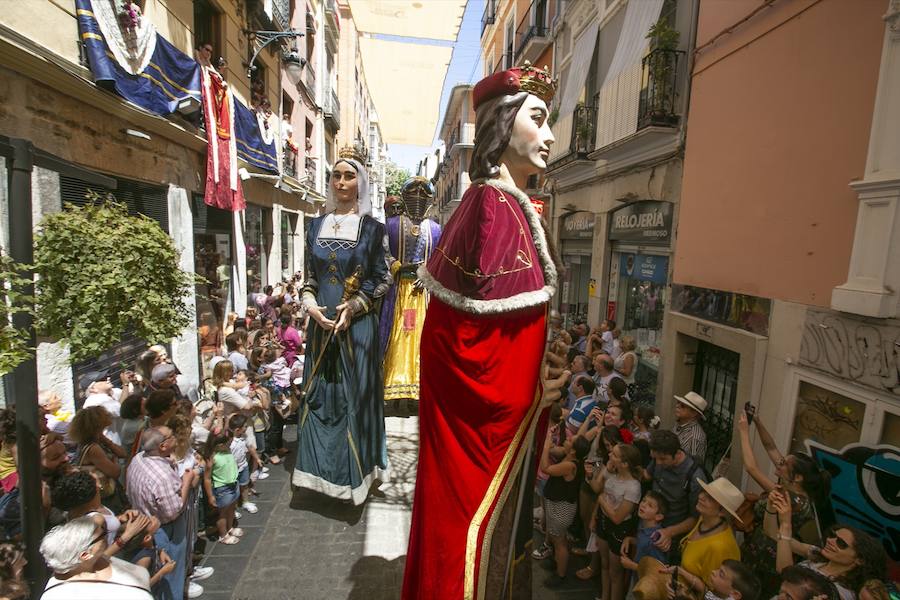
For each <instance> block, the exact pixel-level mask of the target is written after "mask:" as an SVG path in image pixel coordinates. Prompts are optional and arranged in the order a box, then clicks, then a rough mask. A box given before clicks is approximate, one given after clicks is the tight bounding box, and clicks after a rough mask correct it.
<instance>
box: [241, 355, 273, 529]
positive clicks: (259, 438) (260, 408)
mask: <svg viewBox="0 0 900 600" xmlns="http://www.w3.org/2000/svg"><path fill="white" fill-rule="evenodd" d="M234 379H235V382H236V383H238V384H246V385H245V386H243V387H241V388H240V389H238V393H239V394H240V395H242V396H243V397H245V398H247V399H248V400H250V399H251V398H252V399H253V400H255V402H254V403H253V409H252V412H251V414H250V416H249V417H248V418H247V424H246V428H247V433H245V434H244V435H245V436H246V437H247V438H249V436H250V434H251V433H252V435H253V439H254V441H255V442H256V444H255V446H251V445H249V444H248V445H247V455H248V456H249V461H248V462H249V466H250V475H251V480H253V481H256V480H257V479H266V478H267V477H268V476H269V474H268V473H269V469H268V467H264V466H263V463H264V462H265V461H264V459H263V457H262V456H261V454H264V450H265V447H266V429H268V419H267V418H266V417H267V416H268V415H267V412H268V410H269V400H268V398H269V391H268V390H267V389H265V388H257V387H256V386H255V385H253V383H252V382H251V379H250V374H249V373H248V372H247V371H244V370H241V371H238V372H237V373H236V374H235V376H234ZM251 428H252V429H251ZM249 491H250V492H254V490H253V486H252V484H251V485H250V487H249ZM245 499H246V497H245ZM249 512H251V513H252V512H256V511H252V510H251V511H249Z"/></svg>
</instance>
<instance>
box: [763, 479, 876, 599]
mask: <svg viewBox="0 0 900 600" xmlns="http://www.w3.org/2000/svg"><path fill="white" fill-rule="evenodd" d="M769 495H770V497H771V502H772V505H773V506H774V508H775V512H776V513H777V514H778V553H777V558H776V563H775V568H776V570H777V571H778V572H779V573H781V571H783V570H784V569H786V568H787V567H789V566H791V565H793V564H794V562H795V557H797V556H799V557H802V558H803V559H804V560H803V561H802V562H800V563H798V564H799V566H801V567H805V568H807V569H809V570H811V571H815V572H816V573H819V574H821V575H824V576H825V577H827V578H828V579H829V581H831V583H833V584H834V586H835V587H836V588H837V591H838V593H839V594H840V596H841V600H856V594H857V592H858V591H859V590H860V589H862V587H863V585H864V584H865V583H866V582H867V581H869V580H871V579H882V578H883V577H884V573H885V567H886V564H887V554H886V553H885V551H884V546H882V545H881V542H880V541H879V540H877V539H875V538H873V537H872V536H871V535H869V534H867V533H865V532H864V531H861V530H859V529H856V528H855V527H846V526H844V525H835V526H833V527H832V528H831V529H830V530H829V532H828V533H826V534H825V535H824V536H823V537H824V542H825V543H824V544H823V545H822V546H818V545H814V544H804V543H803V542H800V541H798V540H796V539H794V530H793V517H792V514H791V513H792V510H791V504H792V503H791V501H790V500H789V497H788V494H786V493H784V492H781V491H779V490H775V491H773V492H771V493H770V494H769Z"/></svg>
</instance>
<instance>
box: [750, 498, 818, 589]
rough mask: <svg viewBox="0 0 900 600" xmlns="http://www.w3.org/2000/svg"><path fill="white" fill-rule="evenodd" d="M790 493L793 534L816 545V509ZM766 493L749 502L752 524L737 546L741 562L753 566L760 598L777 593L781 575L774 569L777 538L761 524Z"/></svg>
mask: <svg viewBox="0 0 900 600" xmlns="http://www.w3.org/2000/svg"><path fill="white" fill-rule="evenodd" d="M790 494H791V511H792V512H791V526H792V528H793V531H794V537H795V538H796V539H798V540H800V541H802V542H804V543H807V544H814V545H817V546H818V545H820V544H821V540H819V532H818V528H817V526H816V513H815V510H814V508H813V505H812V502H811V501H810V500H809V498H808V497H806V496H803V495H800V494H795V493H794V492H790ZM767 498H768V494H763V495H761V496H760V498H759V500H758V501H757V502H756V504H755V505H754V506H753V521H754V523H756V528H755V529H754V530H753V532H752V533H749V534H747V535H746V536H745V537H744V543H743V545H742V546H741V558H742V562H743V563H744V564H745V565H747V566H748V567H750V568H751V569H753V572H754V573H756V576H757V577H759V581H760V584H761V585H762V593H761V594H760V598H771V597H772V596H774V595H776V594H777V593H778V589H779V586H780V585H781V579H780V578H779V576H778V573H777V572H776V570H775V554H776V551H777V548H778V542H777V541H776V540H773V539H772V538H770V537H769V536H768V535H766V532H765V530H764V527H763V520H764V519H765V516H766V499H767Z"/></svg>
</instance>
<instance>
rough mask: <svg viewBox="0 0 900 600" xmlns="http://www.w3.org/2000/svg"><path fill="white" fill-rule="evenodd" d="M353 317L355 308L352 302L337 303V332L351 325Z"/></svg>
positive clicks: (335, 327)
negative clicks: (352, 306) (351, 304)
mask: <svg viewBox="0 0 900 600" xmlns="http://www.w3.org/2000/svg"><path fill="white" fill-rule="evenodd" d="M352 319H353V309H352V308H350V303H348V302H343V303H341V304H338V305H337V323H336V324H335V325H334V330H335V332H340V331H343V330H345V329H347V328H348V327H350V321H351V320H352Z"/></svg>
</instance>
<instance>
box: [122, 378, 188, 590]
mask: <svg viewBox="0 0 900 600" xmlns="http://www.w3.org/2000/svg"><path fill="white" fill-rule="evenodd" d="M157 368H159V367H157ZM155 372H156V369H154V373H155ZM141 442H142V447H143V448H144V450H143V451H142V452H139V453H138V454H136V455H135V457H134V458H133V459H132V460H131V464H130V465H129V467H128V476H127V486H126V487H127V489H128V499H129V500H130V501H131V506H132V507H133V508H135V509H136V510H138V511H140V512H142V513H144V514H145V515H150V516H151V517H156V518H157V519H159V522H160V527H159V529H158V530H157V532H156V535H155V536H154V537H155V539H156V544H157V546H159V547H160V548H162V549H163V550H165V551H166V552H167V553H168V555H169V556H170V557H171V558H172V560H174V561H175V564H176V566H175V570H173V571H172V572H171V573H169V574H168V575H166V576H165V577H164V578H163V580H162V581H161V582H160V585H161V586H162V590H163V592H162V597H163V598H166V599H172V600H181V599H182V598H183V596H184V584H185V580H186V579H187V567H188V566H189V565H188V561H189V560H190V557H188V556H187V547H188V539H187V532H188V527H187V525H188V523H187V518H186V517H185V513H184V507H185V504H186V503H187V500H188V496H189V495H190V491H191V487H192V486H193V485H194V480H195V478H197V477H198V475H197V474H196V473H195V472H194V470H193V469H188V470H187V471H185V473H184V475H182V476H181V477H179V476H178V470H177V469H176V467H175V463H174V462H173V461H172V460H171V458H170V455H171V453H172V449H173V448H174V447H175V437H174V436H173V435H172V430H171V429H169V428H168V427H152V428H150V429H146V430H145V431H144V433H143V435H142V436H141ZM202 593H203V588H202V587H200V586H199V585H197V584H196V583H194V582H191V583H190V587H189V591H188V597H190V598H196V597H197V596H199V595H200V594H202Z"/></svg>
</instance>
